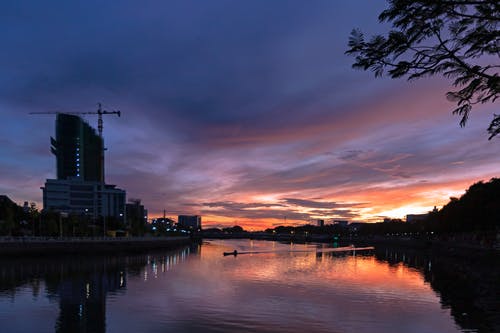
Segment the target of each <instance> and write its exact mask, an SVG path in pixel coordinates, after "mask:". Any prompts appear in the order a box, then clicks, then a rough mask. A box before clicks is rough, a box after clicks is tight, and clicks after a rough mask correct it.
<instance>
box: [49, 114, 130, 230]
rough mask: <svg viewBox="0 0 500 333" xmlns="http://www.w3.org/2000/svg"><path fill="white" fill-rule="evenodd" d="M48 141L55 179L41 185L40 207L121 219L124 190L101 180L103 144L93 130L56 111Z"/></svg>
mask: <svg viewBox="0 0 500 333" xmlns="http://www.w3.org/2000/svg"><path fill="white" fill-rule="evenodd" d="M50 142H51V147H50V150H51V151H52V153H53V154H54V155H55V156H56V165H57V179H47V180H46V182H45V186H44V187H42V188H41V189H42V191H43V207H44V209H47V210H53V211H58V212H64V213H71V214H78V215H87V216H90V217H92V218H93V219H94V220H96V219H99V218H101V217H104V218H106V217H114V218H116V219H117V220H120V221H125V219H126V211H125V202H126V192H125V191H124V190H122V189H119V188H116V186H115V185H109V184H105V183H104V144H103V138H102V137H101V136H100V135H97V134H96V131H95V129H93V128H92V127H91V126H90V125H89V124H88V123H87V122H85V121H84V120H83V119H82V118H80V117H78V116H75V115H70V114H64V113H58V114H57V118H56V138H55V139H54V138H52V137H51V138H50Z"/></svg>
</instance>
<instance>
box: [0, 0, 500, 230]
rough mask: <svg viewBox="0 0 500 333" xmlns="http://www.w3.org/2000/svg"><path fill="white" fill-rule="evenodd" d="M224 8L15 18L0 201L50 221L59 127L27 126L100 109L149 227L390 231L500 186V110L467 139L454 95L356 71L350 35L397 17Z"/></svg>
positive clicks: (480, 111) (179, 6)
mask: <svg viewBox="0 0 500 333" xmlns="http://www.w3.org/2000/svg"><path fill="white" fill-rule="evenodd" d="M223 3H224V5H223V6H222V5H221V4H215V3H213V2H212V1H206V2H203V1H201V2H197V4H196V6H194V5H193V6H191V5H190V2H189V1H188V2H186V3H184V2H179V3H176V5H173V4H172V3H169V2H165V3H162V2H158V3H156V5H155V6H151V7H148V6H143V7H141V10H136V8H135V7H134V5H133V3H132V2H127V3H124V4H123V5H121V6H120V8H119V10H117V8H116V5H114V4H113V3H112V2H109V3H105V4H104V3H100V2H99V3H96V2H95V1H88V2H87V1H86V2H85V3H83V4H82V5H81V7H79V8H78V10H74V8H71V6H69V5H68V6H60V7H58V8H57V10H56V9H54V8H49V6H48V5H47V6H46V5H42V4H35V3H33V5H32V6H23V5H21V4H19V5H16V4H12V5H6V6H5V7H6V8H2V7H3V6H0V12H4V13H7V16H8V17H10V18H13V17H15V18H16V19H15V20H13V19H7V18H5V19H4V20H1V21H0V22H1V23H0V25H2V28H3V29H2V31H3V33H2V34H3V36H4V38H3V39H2V40H3V41H4V45H3V47H4V49H5V50H8V52H3V53H2V55H0V58H1V60H2V61H0V69H1V71H2V73H3V74H2V77H3V80H2V81H1V82H0V86H1V88H2V89H0V90H1V91H2V93H1V94H0V111H1V113H2V122H1V124H0V133H1V134H0V145H1V147H2V152H1V155H0V174H1V175H2V177H1V179H0V194H6V195H8V196H9V197H11V198H12V199H13V200H14V201H16V202H17V203H18V204H22V203H23V202H24V201H33V202H36V203H37V205H38V207H40V208H41V206H42V192H41V191H40V187H41V186H42V185H43V184H44V181H45V179H46V178H54V176H55V171H56V167H55V160H54V157H53V156H52V155H51V153H50V148H49V147H50V137H51V136H54V131H55V129H54V120H55V117H53V116H32V115H29V114H28V113H30V112H40V111H61V112H85V111H93V110H94V108H95V105H96V103H97V102H102V103H103V105H105V107H106V108H109V109H117V110H121V111H122V117H120V118H118V117H113V118H111V117H109V118H105V119H104V138H105V145H106V148H107V149H108V150H106V168H105V169H106V181H107V182H108V183H110V184H116V185H117V186H118V187H120V188H123V189H125V190H126V191H127V197H128V198H140V199H141V200H142V203H143V204H144V206H145V207H146V208H147V209H148V211H149V217H150V218H153V217H159V216H162V215H163V211H164V210H165V211H166V214H167V216H169V217H174V218H175V217H176V216H177V215H180V214H200V215H202V224H203V227H204V228H207V227H226V226H233V225H240V226H242V227H244V228H246V229H252V230H263V229H265V228H269V227H274V226H277V225H283V224H289V225H303V224H307V223H315V220H316V219H325V222H326V223H329V222H331V221H332V220H347V221H350V222H354V221H366V222H377V221H382V220H383V219H384V218H385V217H391V218H404V217H405V216H406V215H407V214H416V213H426V212H428V211H430V210H432V209H433V208H434V206H437V207H438V208H440V207H441V206H443V205H444V204H446V203H447V202H448V200H449V198H450V197H451V196H460V195H461V194H462V193H463V192H464V191H465V189H466V188H467V187H468V186H470V185H471V184H473V183H475V182H477V181H480V180H483V181H488V180H489V179H490V178H492V177H498V167H499V165H500V156H499V154H498V139H493V140H491V141H488V140H487V137H488V134H487V132H486V127H487V124H488V123H489V121H491V116H492V114H493V113H494V112H498V110H497V105H495V104H484V105H478V106H477V107H475V109H474V112H473V113H472V114H471V118H470V121H469V122H468V124H467V126H466V127H465V128H460V126H459V124H458V122H459V118H458V117H455V116H453V115H452V114H451V112H450V110H452V109H453V106H454V105H453V103H451V102H449V101H447V99H446V97H445V95H446V92H447V91H448V90H449V89H450V81H448V80H446V79H441V78H437V77H436V78H429V79H425V80H419V81H418V80H417V81H412V82H407V81H405V80H390V79H379V78H375V77H374V76H373V73H368V72H362V71H355V70H353V69H352V68H351V65H352V62H353V59H352V57H349V56H347V55H345V54H344V52H345V51H346V49H347V40H348V36H349V33H350V31H351V30H352V29H353V28H360V29H362V30H363V31H368V32H370V33H372V32H373V33H377V32H383V31H385V30H386V29H387V27H386V26H385V25H383V24H379V22H378V21H377V17H376V16H377V15H375V13H379V12H380V11H381V10H383V9H384V8H385V7H386V5H387V3H386V2H385V1H383V0H377V1H367V2H360V1H346V2H342V3H340V2H337V1H322V2H318V3H316V4H315V5H314V6H313V5H310V4H309V3H306V2H302V1H287V2H286V5H283V2H281V3H280V2H266V3H265V8H266V10H265V11H263V10H262V8H263V6H264V5H263V4H262V3H259V2H258V1H257V2H253V1H246V2H239V1H234V2H231V1H229V2H225V1H223ZM96 7H98V8H99V11H98V13H96V11H95V8H96ZM360 7H363V9H364V10H363V11H360V10H359V8H360ZM0 15H1V14H0ZM96 15H97V17H96ZM2 17H3V16H2ZM89 17H94V20H93V21H92V22H94V23H95V24H94V23H92V24H91V23H89V21H88V18H89ZM97 22H99V23H98V24H97ZM86 120H87V121H88V122H89V124H90V125H91V126H93V127H96V126H97V119H96V117H94V116H92V115H91V116H88V117H86Z"/></svg>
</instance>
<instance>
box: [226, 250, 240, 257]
mask: <svg viewBox="0 0 500 333" xmlns="http://www.w3.org/2000/svg"><path fill="white" fill-rule="evenodd" d="M223 254H224V256H235V257H236V256H237V255H238V251H236V250H234V251H233V252H224V253H223Z"/></svg>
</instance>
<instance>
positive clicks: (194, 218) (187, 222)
mask: <svg viewBox="0 0 500 333" xmlns="http://www.w3.org/2000/svg"><path fill="white" fill-rule="evenodd" d="M177 225H178V226H179V227H181V228H187V229H192V230H199V229H201V216H199V215H179V216H178V217H177Z"/></svg>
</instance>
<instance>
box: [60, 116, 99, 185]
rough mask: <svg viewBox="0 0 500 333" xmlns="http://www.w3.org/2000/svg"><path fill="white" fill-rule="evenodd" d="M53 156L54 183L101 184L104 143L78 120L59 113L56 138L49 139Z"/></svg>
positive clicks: (90, 128) (83, 122)
mask: <svg viewBox="0 0 500 333" xmlns="http://www.w3.org/2000/svg"><path fill="white" fill-rule="evenodd" d="M50 142H51V147H50V150H51V151H52V153H53V154H54V155H55V156H56V164H57V179H59V180H66V179H79V180H83V181H101V182H104V157H103V155H101V154H102V153H103V151H102V149H103V147H104V146H103V140H102V138H101V137H100V136H99V135H97V134H96V132H95V130H94V129H93V128H92V127H90V125H89V124H87V123H86V122H85V121H83V120H82V119H81V118H80V117H78V116H74V115H69V114H64V113H59V114H57V118H56V138H55V139H54V138H52V137H51V138H50Z"/></svg>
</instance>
